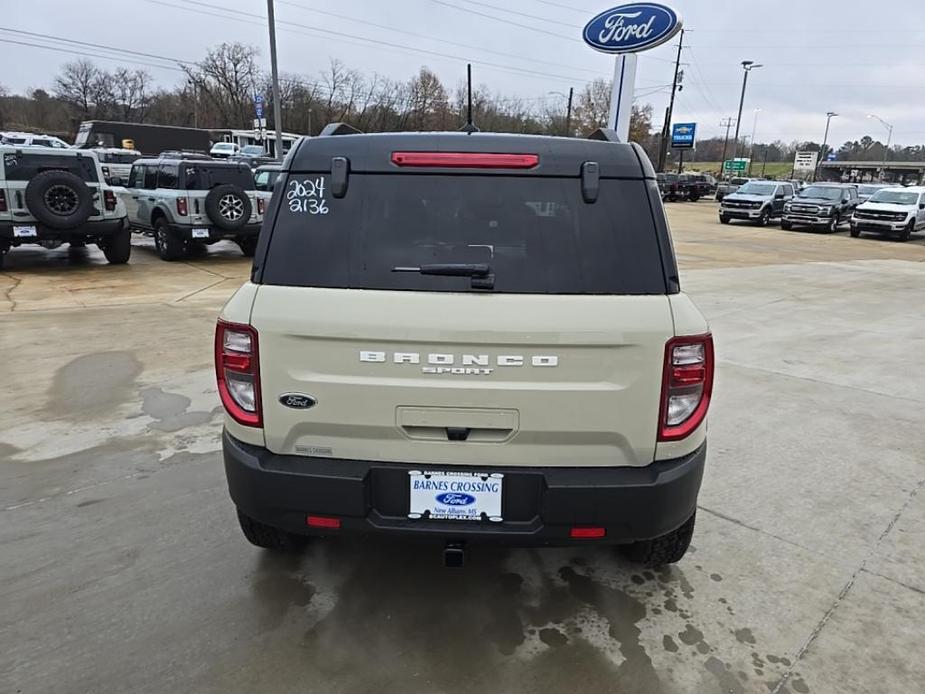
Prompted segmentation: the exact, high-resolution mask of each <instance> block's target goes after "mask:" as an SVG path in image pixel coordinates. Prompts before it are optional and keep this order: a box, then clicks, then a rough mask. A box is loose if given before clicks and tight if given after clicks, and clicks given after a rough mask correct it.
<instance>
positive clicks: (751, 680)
mask: <svg viewBox="0 0 925 694" xmlns="http://www.w3.org/2000/svg"><path fill="white" fill-rule="evenodd" d="M440 550H441V547H440V546H437V545H430V544H412V543H396V542H391V541H384V540H376V541H372V540H370V541H361V540H346V539H345V540H343V541H317V542H314V543H313V544H312V545H311V548H310V549H309V550H308V554H307V555H306V556H303V557H302V558H301V559H300V558H298V557H293V556H283V557H276V558H273V557H272V556H269V555H263V554H261V555H260V559H259V560H258V564H257V568H256V571H255V574H254V575H253V578H252V585H251V590H252V595H253V596H254V598H255V599H256V603H255V605H254V607H255V610H256V611H255V616H256V617H257V619H258V622H259V624H260V626H261V628H262V629H268V630H270V631H271V632H272V630H276V631H278V632H279V637H280V638H283V637H284V638H285V640H286V643H287V646H286V647H287V648H289V649H297V652H298V656H297V657H296V661H295V662H297V663H298V664H297V665H294V666H292V667H286V668H284V669H285V670H286V673H285V674H284V675H283V679H284V680H285V679H286V678H289V677H291V678H293V681H298V680H299V679H301V680H302V681H305V678H311V679H312V681H315V682H330V683H332V686H333V684H334V683H336V685H337V687H338V688H340V689H342V690H344V691H351V690H353V689H356V688H362V687H364V686H366V685H367V684H368V683H369V681H370V678H371V677H375V680H376V682H377V687H376V691H377V693H378V694H387V693H390V692H395V693H396V694H397V693H398V692H402V694H410V693H411V692H417V691H421V692H424V691H437V690H440V691H442V689H443V688H445V687H447V686H449V684H450V683H451V684H452V688H453V689H454V690H457V689H458V690H467V691H468V690H476V689H480V690H486V691H505V692H510V693H512V694H513V693H516V692H530V694H537V693H539V692H563V691H593V690H601V691H609V692H617V693H623V692H627V693H628V692H634V693H637V694H656V693H658V694H680V692H687V691H692V690H691V689H690V686H692V685H694V684H696V687H697V688H696V691H698V694H700V693H704V694H706V693H709V692H724V693H731V694H739V693H744V692H754V691H772V690H773V689H774V688H775V687H778V686H779V685H780V682H781V677H783V676H784V673H785V671H786V666H788V665H789V662H790V661H789V660H787V659H785V658H782V657H779V656H773V658H774V660H775V661H776V667H775V666H774V665H772V664H766V663H771V662H772V661H771V658H767V657H759V656H758V652H757V651H754V652H753V649H754V648H755V646H754V645H753V644H754V643H755V642H756V641H760V639H758V638H757V637H756V635H755V634H754V633H753V631H752V629H751V628H749V627H740V626H738V625H735V626H731V625H728V624H726V623H725V620H726V619H727V613H726V612H725V610H723V609H722V605H718V604H717V603H716V602H715V600H716V597H715V593H714V595H713V597H711V598H710V600H711V602H712V603H713V604H714V605H717V607H718V608H719V609H717V607H709V606H707V605H706V604H703V601H704V600H706V599H707V598H706V597H703V596H701V597H699V598H695V588H694V585H693V584H692V583H691V581H690V580H688V578H687V577H686V576H685V573H684V570H683V569H681V568H677V567H672V568H667V569H662V570H660V571H658V572H651V571H640V570H638V569H635V568H634V567H631V566H629V565H626V564H624V563H623V562H622V561H621V560H619V559H617V558H616V556H615V554H614V553H613V552H612V550H609V549H605V548H600V550H592V551H580V552H572V553H571V555H572V556H571V557H569V552H567V551H564V550H512V551H508V550H505V549H502V548H490V547H479V548H476V549H474V550H473V551H472V552H471V553H470V555H469V556H468V557H467V561H468V563H467V565H466V567H465V568H464V569H462V570H448V569H444V568H443V566H442V563H441V561H440ZM547 551H548V552H558V554H554V555H553V556H555V557H556V559H553V560H552V561H550V559H549V555H546V554H544V552H547ZM559 558H561V559H562V560H563V561H559V562H558V564H557V559H559ZM685 568H687V569H688V571H693V569H692V568H690V567H685ZM512 569H515V570H512ZM698 569H699V567H698ZM640 579H641V580H640ZM703 579H705V580H706V581H707V584H708V585H714V586H716V585H717V584H719V583H720V582H719V581H716V579H715V578H712V577H711V576H710V575H709V574H708V573H705V574H704V575H703ZM703 579H701V580H700V581H699V582H698V584H699V585H703V583H702V581H703ZM728 584H729V582H728V581H727V582H726V583H724V584H723V585H728ZM717 589H718V588H712V589H710V590H713V591H714V592H715V591H716V590H717ZM322 593H325V594H326V595H327V596H328V598H330V600H329V602H328V603H327V604H326V605H325V606H323V607H322V606H320V605H319V604H318V600H319V596H320V595H321V594H322ZM668 600H670V601H673V602H674V603H676V604H675V609H674V610H670V609H668V610H666V611H665V612H662V616H658V615H657V614H656V610H658V611H659V612H661V607H662V605H663V604H664V603H665V602H666V601H668ZM723 601H724V602H723V604H728V603H729V602H733V603H734V602H735V600H734V597H732V596H730V598H729V599H727V598H723ZM698 603H701V604H698ZM706 610H709V611H710V616H709V618H706V619H703V618H700V617H699V615H698V613H701V612H704V611H706ZM300 621H301V622H303V623H305V627H304V630H303V631H302V633H301V636H298V635H297V633H294V632H293V631H292V630H297V629H298V624H299V623H300ZM705 633H710V634H713V635H714V638H717V634H719V635H722V634H723V633H726V634H728V637H726V638H723V640H722V643H721V646H722V647H721V648H718V647H717V645H715V644H714V643H711V642H709V641H708V639H707V637H706V636H705ZM261 638H262V639H266V638H271V637H270V636H269V634H266V633H265V634H264V635H263V636H262V637H261ZM295 642H297V645H296V643H295ZM358 653H362V654H363V657H362V659H361V661H359V662H361V663H362V665H360V666H358V660H357V654H358ZM239 655H240V654H239ZM282 657H283V655H282V654H281V655H280V658H282ZM752 659H754V661H755V662H754V663H753V662H752ZM785 661H786V663H785ZM286 662H290V663H291V662H293V653H292V652H290V653H289V657H288V658H287V661H286ZM758 663H760V665H761V667H760V668H758V667H754V670H755V672H754V674H753V672H752V670H753V668H752V667H749V666H750V665H758ZM736 665H737V666H738V667H735V666H736ZM246 667H248V663H247V662H236V663H233V664H230V667H229V666H225V667H222V668H220V670H221V671H222V674H223V675H225V676H232V675H231V673H232V672H234V670H235V669H236V668H242V670H240V671H239V673H240V672H243V668H246ZM746 670H748V672H746ZM409 673H414V678H413V680H412V681H409ZM280 684H281V686H282V685H283V683H280ZM418 685H419V686H418ZM786 687H792V688H793V689H796V687H801V688H802V687H805V683H804V682H803V681H802V679H800V676H799V673H793V679H790V680H788V682H787V683H786V686H785V687H783V688H782V689H781V691H786ZM801 694H805V692H802V691H801Z"/></svg>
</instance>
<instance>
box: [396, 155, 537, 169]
mask: <svg viewBox="0 0 925 694" xmlns="http://www.w3.org/2000/svg"><path fill="white" fill-rule="evenodd" d="M392 163H393V164H395V165H396V166H421V167H432V168H441V169H532V168H533V167H534V166H536V165H537V164H539V163H540V158H539V156H538V155H536V154H492V153H477V152H392Z"/></svg>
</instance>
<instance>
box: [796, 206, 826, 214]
mask: <svg viewBox="0 0 925 694" xmlns="http://www.w3.org/2000/svg"><path fill="white" fill-rule="evenodd" d="M790 211H791V212H796V213H797V214H819V205H791V206H790Z"/></svg>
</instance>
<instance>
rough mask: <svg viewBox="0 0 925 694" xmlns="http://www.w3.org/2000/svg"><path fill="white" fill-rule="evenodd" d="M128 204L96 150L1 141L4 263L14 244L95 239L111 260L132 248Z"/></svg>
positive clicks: (0, 251)
mask: <svg viewBox="0 0 925 694" xmlns="http://www.w3.org/2000/svg"><path fill="white" fill-rule="evenodd" d="M131 241H132V238H131V232H130V231H129V228H128V225H127V224H126V221H125V207H124V205H123V204H122V203H121V202H120V201H119V199H118V197H117V196H116V193H115V190H114V189H113V188H111V187H110V186H109V185H108V184H107V183H106V181H105V178H104V176H103V172H102V170H101V168H100V163H99V161H98V160H97V158H96V155H95V154H93V153H92V152H85V151H81V150H75V149H64V148H61V149H52V148H50V147H19V146H16V145H11V146H7V145H0V267H2V266H3V259H4V256H5V255H6V254H7V252H8V251H9V250H10V248H12V247H14V246H20V245H22V244H38V245H40V246H44V247H45V248H57V247H58V246H60V245H62V244H64V243H68V244H70V245H71V246H85V245H86V244H88V243H95V244H96V245H97V246H99V247H100V249H102V251H103V253H104V254H105V256H106V260H108V261H109V262H110V263H117V264H121V263H126V262H128V259H129V256H130V255H131V252H132V245H131Z"/></svg>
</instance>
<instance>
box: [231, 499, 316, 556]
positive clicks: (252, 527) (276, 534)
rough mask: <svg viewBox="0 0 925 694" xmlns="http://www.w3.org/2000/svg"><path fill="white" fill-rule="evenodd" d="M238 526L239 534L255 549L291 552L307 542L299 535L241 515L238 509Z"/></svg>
mask: <svg viewBox="0 0 925 694" xmlns="http://www.w3.org/2000/svg"><path fill="white" fill-rule="evenodd" d="M238 524H239V525H240V526H241V532H243V533H244V537H246V538H247V541H248V542H250V543H251V544H252V545H254V546H255V547H262V548H263V549H272V550H277V551H292V550H295V549H299V548H300V547H302V546H303V545H304V544H305V543H306V541H307V538H305V537H302V536H301V535H293V534H292V533H287V532H286V531H285V530H280V529H279V528H274V527H272V526H269V525H266V524H265V523H261V522H260V521H258V520H254V519H253V518H251V517H250V516H247V515H245V514H244V513H242V512H241V510H240V509H238Z"/></svg>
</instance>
